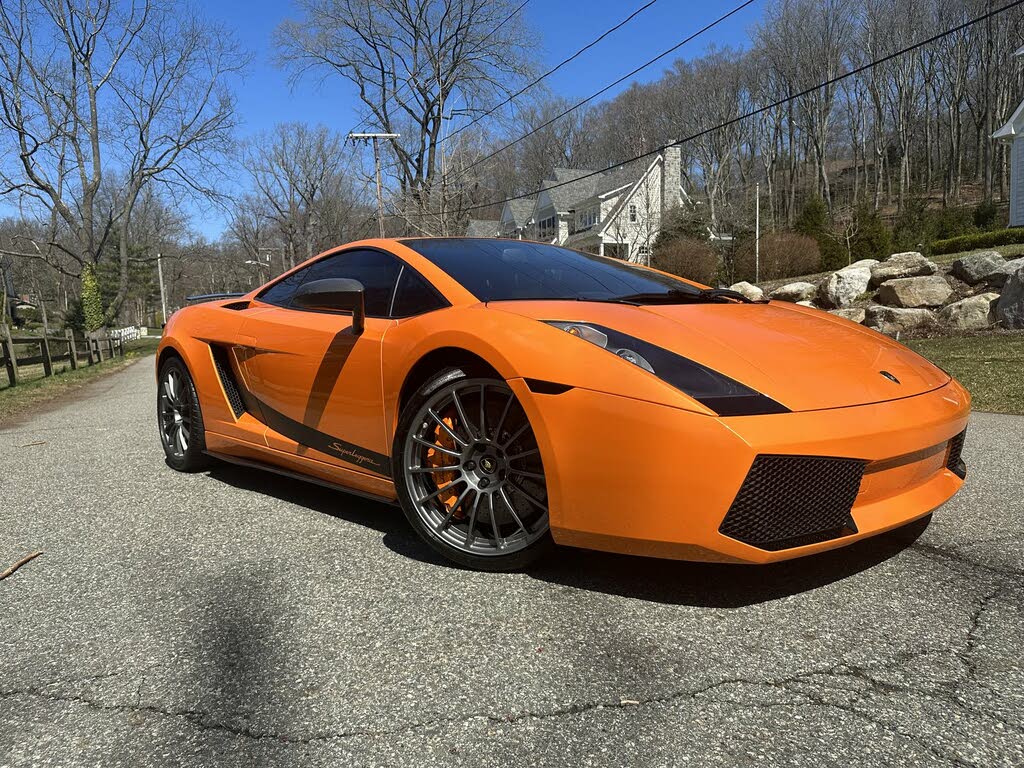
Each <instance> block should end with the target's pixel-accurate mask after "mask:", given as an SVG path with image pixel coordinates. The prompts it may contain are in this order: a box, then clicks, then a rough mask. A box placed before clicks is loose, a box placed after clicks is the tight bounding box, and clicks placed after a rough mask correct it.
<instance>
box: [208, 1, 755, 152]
mask: <svg viewBox="0 0 1024 768" xmlns="http://www.w3.org/2000/svg"><path fill="white" fill-rule="evenodd" d="M737 4H738V0H730V1H729V2H721V1H720V0H714V1H712V0H708V1H707V2H688V1H687V2H684V0H658V2H656V3H655V4H654V5H653V6H651V7H650V8H648V9H647V10H646V11H644V12H643V13H641V14H640V15H639V16H637V17H636V18H635V19H633V21H631V22H630V23H629V24H627V25H626V26H625V27H623V28H622V29H621V30H619V31H618V32H615V33H613V34H612V35H611V36H609V37H608V38H606V39H605V40H603V41H602V42H601V43H600V44H599V45H598V46H597V47H595V48H593V49H591V50H590V51H587V52H586V53H585V54H583V56H581V57H580V58H579V59H577V60H576V61H574V62H572V63H571V64H569V65H568V66H566V67H565V68H564V69H562V70H560V71H559V72H557V73H556V74H555V75H553V76H552V77H550V78H549V79H548V80H547V81H546V82H547V83H548V85H549V87H550V88H551V89H552V90H553V91H554V92H555V93H558V94H559V95H563V96H567V97H574V96H575V97H582V96H588V95H590V94H591V93H593V92H594V91H596V90H598V89H599V88H601V87H603V86H604V85H606V84H608V83H610V82H612V81H614V80H617V79H618V78H619V77H621V76H622V75H623V74H625V73H626V72H628V71H630V70H632V69H634V68H635V67H637V66H639V65H640V64H642V63H643V62H645V61H647V60H648V59H650V58H653V57H654V56H655V55H657V54H658V53H661V52H662V51H663V50H665V49H667V48H669V47H671V46H672V45H674V44H676V43H677V42H679V41H680V40H682V39H683V38H685V37H686V36H687V35H689V34H691V33H692V32H695V31H696V30H698V29H700V28H701V27H703V26H704V25H705V24H707V23H708V22H711V21H713V20H714V19H716V18H718V17H719V16H721V15H722V14H724V13H725V12H727V11H728V10H730V9H731V8H733V7H734V6H735V5H737ZM641 5H643V2H642V0H628V1H624V0H586V2H579V0H531V2H530V3H529V4H528V5H527V6H526V8H524V9H523V14H525V16H526V20H527V22H528V23H529V24H530V26H531V27H532V28H533V29H534V30H535V32H536V33H537V35H538V52H539V54H540V57H541V60H542V63H541V69H542V71H543V70H546V69H548V68H550V67H551V66H553V65H554V64H556V63H557V62H558V61H560V60H561V59H563V58H565V57H566V56H567V55H569V54H570V53H572V52H574V51H576V50H578V49H579V48H581V47H582V46H584V45H585V44H586V43H588V42H590V41H591V40H593V39H594V38H596V37H597V36H598V35H600V34H601V33H602V32H604V31H605V30H606V29H608V28H610V27H612V26H614V25H615V24H617V23H618V22H620V21H621V20H622V19H624V18H626V17H627V16H628V15H629V14H630V13H632V12H633V11H634V10H635V9H636V8H638V7H640V6H641ZM762 6H763V3H761V2H757V3H755V4H754V5H752V6H750V7H749V8H747V9H745V10H744V11H741V12H740V13H738V14H736V15H735V16H733V17H732V18H730V19H729V20H728V21H726V22H724V23H723V24H722V25H721V26H719V27H717V28H716V29H715V30H713V31H712V32H710V33H708V34H706V35H703V36H701V37H700V38H698V39H697V40H695V41H693V43H691V44H689V45H688V46H686V47H684V48H682V49H681V50H680V51H679V52H678V56H683V57H687V58H688V57H691V56H694V55H696V54H699V53H701V52H702V51H703V50H704V49H705V48H706V47H707V46H708V45H709V44H710V43H716V44H718V45H739V46H742V45H745V43H746V41H747V39H748V33H749V29H750V27H751V26H752V25H753V24H754V23H755V22H756V21H757V20H758V18H759V17H760V15H761V11H762ZM205 11H206V13H207V14H209V15H210V16H212V17H213V18H214V19H216V20H218V21H219V22H221V23H222V24H223V25H224V26H225V27H227V28H228V29H232V30H234V31H235V34H236V35H237V37H238V40H239V42H240V43H241V44H242V46H243V47H245V48H246V49H248V50H249V51H251V52H252V54H253V56H254V60H253V64H252V67H251V69H250V73H249V76H248V77H247V78H246V80H245V83H244V87H243V88H242V89H241V91H240V93H239V100H238V106H239V111H240V113H241V117H242V121H243V126H242V131H241V132H242V134H243V135H249V134H251V133H254V132H257V131H260V130H264V129H266V128H269V127H271V126H273V125H274V124H275V123H277V122H283V121H287V120H298V121H308V122H322V123H325V124H328V125H331V126H333V127H335V128H336V129H338V130H339V131H342V132H347V131H348V130H349V129H351V128H352V127H353V126H354V125H355V124H356V123H357V122H358V119H359V116H360V115H361V114H362V112H361V110H360V109H359V100H358V97H357V95H356V93H355V89H354V87H352V86H350V85H349V84H348V83H347V82H344V81H342V80H341V79H340V78H338V77H335V78H331V79H330V80H328V81H327V82H325V83H319V82H315V81H314V78H309V79H307V80H306V81H304V82H302V83H300V84H298V85H297V86H296V87H295V88H291V87H290V86H289V85H288V82H287V77H286V75H285V73H284V72H282V71H281V70H279V69H278V68H277V67H276V66H275V65H274V63H273V57H274V52H273V49H272V44H271V38H272V33H273V30H274V28H275V27H276V26H277V25H278V24H279V23H280V22H281V20H282V19H284V18H286V17H288V16H289V15H290V14H294V6H292V5H291V4H290V3H282V2H280V1H279V0H220V1H219V2H216V3H210V4H208V5H207V6H206V8H205ZM673 58H676V57H675V56H670V57H668V59H667V61H671V59H673ZM664 68H665V67H663V66H661V63H660V62H659V64H656V65H654V66H652V67H650V68H649V69H647V70H645V71H644V72H642V73H640V75H638V76H637V79H638V80H640V81H647V80H653V79H656V78H657V77H658V76H660V74H661V73H662V71H663V70H664ZM627 86H628V83H624V84H623V86H622V87H621V88H620V89H616V90H621V89H622V88H625V87H627ZM614 93H615V92H614V91H613V92H610V93H609V94H607V95H606V96H605V97H604V98H610V97H611V96H614Z"/></svg>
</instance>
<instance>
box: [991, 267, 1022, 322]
mask: <svg viewBox="0 0 1024 768" xmlns="http://www.w3.org/2000/svg"><path fill="white" fill-rule="evenodd" d="M1018 261H1019V259H1018ZM996 320H998V321H999V322H1000V323H1002V324H1003V327H1004V328H1024V266H1021V267H1020V268H1019V269H1018V270H1017V271H1016V272H1014V273H1013V274H1012V275H1010V279H1009V280H1007V281H1006V283H1005V284H1004V285H1003V292H1002V295H1001V296H1000V297H999V303H998V304H996Z"/></svg>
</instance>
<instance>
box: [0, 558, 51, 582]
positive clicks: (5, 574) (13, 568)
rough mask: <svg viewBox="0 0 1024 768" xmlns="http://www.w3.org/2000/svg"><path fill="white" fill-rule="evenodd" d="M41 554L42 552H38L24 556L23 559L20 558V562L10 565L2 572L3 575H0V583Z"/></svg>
mask: <svg viewBox="0 0 1024 768" xmlns="http://www.w3.org/2000/svg"><path fill="white" fill-rule="evenodd" d="M41 554H43V551H42V550H39V551H38V552H33V553H32V554H31V555H25V556H24V557H23V558H21V560H19V561H18V562H16V563H15V564H14V565H12V566H11V567H10V568H8V569H7V570H6V571H4V572H3V573H0V581H3V580H4V579H6V578H7V577H8V576H10V575H11V574H12V573H14V572H15V571H16V570H18V569H19V568H21V566H23V565H24V564H25V563H27V562H29V561H30V560H35V559H36V558H37V557H39V556H40V555H41Z"/></svg>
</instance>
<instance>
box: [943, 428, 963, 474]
mask: <svg viewBox="0 0 1024 768" xmlns="http://www.w3.org/2000/svg"><path fill="white" fill-rule="evenodd" d="M966 439H967V430H966V429H965V430H964V431H963V432H961V433H960V434H959V435H957V436H956V437H954V438H953V439H952V440H950V441H949V457H948V458H947V459H946V467H947V468H948V469H949V471H950V472H952V473H953V474H954V475H957V476H959V477H960V478H961V479H963V478H965V477H967V465H966V464H964V460H963V456H962V455H961V454H963V452H964V440H966Z"/></svg>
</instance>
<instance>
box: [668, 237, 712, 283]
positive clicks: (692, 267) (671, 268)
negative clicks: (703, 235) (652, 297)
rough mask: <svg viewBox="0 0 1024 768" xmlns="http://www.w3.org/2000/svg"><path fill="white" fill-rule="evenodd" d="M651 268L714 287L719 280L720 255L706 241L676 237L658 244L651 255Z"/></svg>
mask: <svg viewBox="0 0 1024 768" xmlns="http://www.w3.org/2000/svg"><path fill="white" fill-rule="evenodd" d="M651 266H652V267H654V268H655V269H660V270H661V271H663V272H671V273H672V274H674V275H679V276H680V277H685V278H687V279H688V280H694V281H696V282H698V283H703V284H704V285H714V284H715V282H716V280H717V278H718V255H717V254H716V253H715V251H714V249H713V248H712V247H711V246H710V245H709V244H708V243H707V241H704V240H697V239H694V238H689V237H676V238H673V239H671V240H669V241H668V242H661V243H659V244H657V245H656V246H655V248H654V251H653V252H652V253H651Z"/></svg>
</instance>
